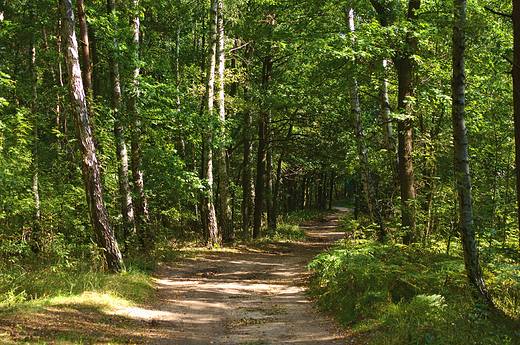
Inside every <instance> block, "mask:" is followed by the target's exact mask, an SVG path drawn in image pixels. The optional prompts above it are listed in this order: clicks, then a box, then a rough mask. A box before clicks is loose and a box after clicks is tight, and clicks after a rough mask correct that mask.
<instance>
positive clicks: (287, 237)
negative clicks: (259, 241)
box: [262, 223, 307, 241]
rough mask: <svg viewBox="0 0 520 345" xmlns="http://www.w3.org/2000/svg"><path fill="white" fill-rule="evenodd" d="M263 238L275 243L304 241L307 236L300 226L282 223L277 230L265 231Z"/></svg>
mask: <svg viewBox="0 0 520 345" xmlns="http://www.w3.org/2000/svg"><path fill="white" fill-rule="evenodd" d="M262 237H263V238H264V239H266V240H274V241H303V240H304V239H306V238H307V234H306V232H305V230H303V229H300V227H299V226H298V225H295V224H288V223H282V224H279V225H278V227H277V228H276V229H269V228H267V229H263V231H262Z"/></svg>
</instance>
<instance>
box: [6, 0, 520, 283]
mask: <svg viewBox="0 0 520 345" xmlns="http://www.w3.org/2000/svg"><path fill="white" fill-rule="evenodd" d="M487 5H488V2H486V1H480V0H469V1H468V3H467V14H466V10H465V9H466V3H465V1H464V2H461V1H454V2H451V1H448V2H445V1H437V0H428V1H427V0H422V1H421V0H409V1H397V0H364V1H339V2H338V1H335V2H334V1H326V0H309V1H292V0H291V1H277V0H250V1H226V0H207V1H204V0H191V1H188V0H186V1H180V0H179V1H166V0H159V1H150V0H140V1H139V0H134V1H117V0H107V1H100V0H77V1H76V2H71V1H70V0H60V3H59V4H58V3H57V2H56V1H48V0H34V1H24V0H12V1H11V0H1V1H0V61H1V64H0V112H1V116H0V228H1V232H0V238H1V239H2V251H3V252H4V253H7V254H6V255H10V254H9V253H11V254H13V253H26V255H29V254H28V253H29V252H31V251H32V252H38V251H42V250H45V248H46V246H48V245H49V243H51V242H52V241H53V240H55V239H56V238H58V237H59V238H65V239H66V241H67V242H69V243H71V245H77V246H81V245H82V244H88V243H89V242H90V239H91V238H94V239H95V242H96V243H97V244H98V245H99V246H101V247H103V248H105V251H104V253H105V257H106V259H107V265H108V266H109V268H111V269H114V270H121V269H122V268H123V267H124V264H123V262H122V256H121V254H120V253H119V246H118V244H117V243H118V242H119V245H120V246H121V248H122V250H123V251H124V252H125V251H126V252H132V251H143V252H147V251H149V250H151V249H152V246H153V243H158V242H162V241H169V240H171V239H179V238H185V237H187V236H199V237H200V238H204V240H205V241H206V243H207V244H208V245H209V246H215V245H220V243H221V242H222V241H224V242H227V241H233V240H234V239H235V238H236V237H244V238H248V237H249V236H253V237H260V236H261V231H262V227H263V226H269V227H276V223H277V219H278V216H279V215H280V214H282V213H288V212H292V211H295V210H299V209H309V208H327V207H329V208H330V207H331V203H332V200H339V201H345V200H346V201H348V202H350V203H351V204H352V207H355V214H356V216H358V214H361V213H366V214H367V215H368V216H369V217H370V218H371V219H372V222H374V223H375V224H377V228H378V231H376V232H375V233H374V236H376V237H377V238H379V239H380V240H386V239H388V238H390V239H392V240H396V241H402V242H404V243H405V244H409V243H413V242H424V243H428V242H430V241H432V240H443V241H448V242H449V241H451V240H452V237H453V236H459V235H458V234H459V231H458V230H457V229H459V228H458V224H459V222H460V224H461V226H462V223H463V222H465V218H464V217H462V215H469V216H470V217H472V218H471V221H472V222H471V223H467V222H466V223H465V224H466V225H468V224H469V225H468V226H469V227H470V228H471V231H470V233H471V234H475V233H476V234H477V236H479V237H480V240H481V241H485V242H486V243H489V244H490V245H494V244H495V243H501V244H504V245H506V244H507V243H508V241H511V240H513V239H515V238H517V232H518V225H517V224H518V216H517V211H516V202H515V194H516V190H515V185H517V183H519V181H518V178H517V175H515V171H516V173H518V170H516V165H515V159H516V160H517V161H516V162H518V156H515V145H514V142H515V131H514V130H513V127H514V124H513V119H514V118H515V119H516V118H517V117H518V115H516V116H515V117H514V116H513V95H514V93H513V78H512V77H511V70H513V73H512V74H513V77H514V76H515V75H518V70H519V69H518V56H519V54H518V50H519V49H518V47H517V45H515V47H513V37H514V35H513V23H514V25H515V27H518V20H511V19H514V18H516V17H515V16H511V13H512V11H513V10H514V9H513V4H512V2H511V1H502V0H500V1H495V2H494V4H493V8H487V9H486V8H485V6H487ZM462 8H463V9H464V11H463V12H464V14H463V15H462V17H460V13H462V12H460V11H462V10H461V9H462ZM459 10H460V11H459ZM497 14H498V15H497ZM460 18H462V19H460ZM457 28H459V29H463V30H462V31H457V30H458V29H457ZM457 33H458V34H457ZM456 35H459V38H460V39H461V40H462V41H460V42H459V43H457V41H456V40H455V36H456ZM515 38H516V40H518V35H516V36H515ZM74 42H76V43H74ZM457 45H459V47H463V48H464V49H463V50H459V51H458V54H459V55H458V56H459V58H465V65H464V62H463V67H464V68H465V69H464V68H463V70H461V71H459V72H456V73H455V72H454V71H455V65H456V63H457V62H456V56H455V50H454V51H453V54H452V47H455V46H457ZM514 53H515V54H514ZM452 63H453V65H452ZM80 64H81V67H80ZM80 68H81V71H80ZM80 72H81V73H80ZM457 78H459V79H457ZM516 79H518V78H516ZM452 81H453V83H454V86H453V95H455V92H456V88H457V86H456V85H455V83H456V82H459V86H462V87H464V90H463V91H464V92H462V93H461V92H460V89H459V91H457V92H458V95H459V96H461V97H463V98H462V99H459V100H456V99H455V97H454V96H453V97H452ZM515 83H516V82H515ZM80 85H81V90H80ZM517 93H518V92H517ZM515 96H516V94H515ZM452 101H453V102H459V103H457V104H460V102H462V104H464V107H465V108H464V109H462V108H454V107H452ZM453 104H455V103H453ZM515 104H518V102H516V103H515ZM457 109H459V110H457ZM461 109H462V110H461ZM456 110H457V111H458V113H457V114H458V115H457V114H455V112H456ZM452 111H453V113H452ZM450 113H452V114H453V122H452V121H450V116H449V115H448V114H450ZM457 116H458V117H457ZM461 116H462V117H461ZM457 119H459V120H460V119H462V120H463V122H461V123H459V122H457V121H459V120H457ZM457 123H459V124H462V126H463V127H464V131H462V132H460V131H459V132H458V131H457V130H456V129H455V128H456V126H457ZM452 125H453V128H454V129H453V130H452ZM466 128H467V146H465V147H466V156H465V157H464V155H462V156H460V154H461V151H460V150H459V151H457V152H458V153H457V155H458V156H457V157H458V158H457V160H456V161H457V168H456V167H455V165H454V159H453V157H454V143H458V142H459V141H458V140H459V139H458V136H459V135H466V130H465V129H466ZM454 136H455V140H454ZM464 145H466V144H464ZM78 147H79V150H78ZM457 147H458V146H457V145H455V148H456V149H457ZM457 150H458V149H457ZM515 157H516V158H515ZM460 162H463V163H468V162H469V166H470V167H471V168H470V170H467V167H466V168H460V169H462V170H460V169H459V167H458V164H459V163H460ZM464 169H466V170H464ZM455 171H457V173H455ZM461 174H464V178H463V177H461ZM470 176H471V182H472V187H470V185H469V177H470ZM465 178H467V180H465ZM464 181H466V182H467V183H468V184H465V183H466V182H464ZM463 185H464V186H466V187H464V188H462V189H461V188H459V187H461V186H463ZM471 188H472V190H473V191H472V195H469V199H460V196H461V193H462V192H463V191H467V192H469V191H470V190H471ZM457 195H459V199H458V198H457ZM85 196H86V197H85ZM462 203H466V204H465V205H466V206H472V210H470V211H471V212H470V211H468V210H465V211H460V212H459V205H461V204H462ZM461 210H462V208H461ZM461 217H462V218H461ZM239 229H240V230H239ZM472 236H474V235H472ZM462 237H463V238H464V236H462ZM116 239H117V241H116ZM476 255H477V256H476V258H474V260H473V261H474V262H476V263H478V253H477V254H476ZM475 260H476V261H475ZM470 261H471V260H470ZM477 274H478V273H477ZM470 279H471V278H470ZM484 290H485V286H484Z"/></svg>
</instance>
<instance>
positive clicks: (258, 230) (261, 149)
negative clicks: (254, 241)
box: [253, 116, 267, 238]
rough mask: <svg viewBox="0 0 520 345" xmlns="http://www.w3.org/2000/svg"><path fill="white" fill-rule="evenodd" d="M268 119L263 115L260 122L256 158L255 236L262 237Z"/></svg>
mask: <svg viewBox="0 0 520 345" xmlns="http://www.w3.org/2000/svg"><path fill="white" fill-rule="evenodd" d="M266 126H267V123H266V120H265V116H262V118H261V119H260V123H259V124H258V153H257V158H256V183H255V211H254V215H253V238H260V237H262V215H263V206H264V193H265V170H266V169H265V168H266V167H265V163H266V160H267V157H266V153H267V152H266V149H265V146H266V140H265V132H266Z"/></svg>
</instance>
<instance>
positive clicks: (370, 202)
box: [345, 9, 386, 241]
mask: <svg viewBox="0 0 520 345" xmlns="http://www.w3.org/2000/svg"><path fill="white" fill-rule="evenodd" d="M345 11H346V12H347V13H346V14H347V16H348V23H349V27H350V31H351V32H352V33H354V30H355V25H354V10H353V9H350V10H348V11H347V9H345ZM352 40H353V43H355V41H354V40H355V39H354V38H352ZM350 116H351V121H352V124H353V126H354V134H355V137H356V143H357V151H358V157H359V166H360V174H361V183H362V185H363V192H364V194H365V200H366V202H367V206H368V211H369V214H370V219H372V221H373V222H375V223H377V225H378V227H379V234H378V237H379V240H380V241H382V240H383V239H384V237H385V235H386V232H385V229H384V227H383V219H382V217H381V210H380V208H379V201H378V200H377V195H376V191H375V188H374V182H373V180H372V174H371V173H370V167H369V161H368V150H367V145H366V140H365V133H364V131H363V121H362V118H361V110H360V106H359V95H358V86H357V80H356V78H351V81H350Z"/></svg>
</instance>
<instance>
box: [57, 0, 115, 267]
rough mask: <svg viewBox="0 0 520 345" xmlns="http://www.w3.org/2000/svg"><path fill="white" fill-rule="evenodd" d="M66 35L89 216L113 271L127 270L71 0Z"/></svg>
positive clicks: (66, 6)
mask: <svg viewBox="0 0 520 345" xmlns="http://www.w3.org/2000/svg"><path fill="white" fill-rule="evenodd" d="M60 13H61V16H62V20H63V22H62V27H63V38H64V40H65V64H66V66H67V77H68V89H69V95H70V101H71V104H72V115H73V117H74V124H75V128H76V137H77V139H78V145H79V149H80V152H81V156H82V172H83V182H84V184H85V194H86V198H87V204H88V207H89V213H90V219H91V222H92V226H93V228H94V233H95V235H96V242H97V244H98V246H99V247H100V248H101V249H102V250H103V254H104V257H105V260H106V263H107V266H108V269H109V270H111V271H116V272H119V271H124V269H125V266H124V263H123V257H122V256H121V252H120V250H119V246H118V244H117V241H116V239H115V237H114V233H113V232H112V228H111V226H110V220H109V216H108V212H107V210H106V207H105V201H104V197H103V188H102V186H101V175H100V171H99V164H98V161H97V158H96V149H95V147H94V142H93V140H92V132H91V130H90V124H89V118H88V111H87V102H86V97H85V91H84V88H83V80H82V78H81V69H80V65H79V60H78V43H77V40H76V33H75V32H74V11H73V8H72V3H71V1H70V0H60Z"/></svg>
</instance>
